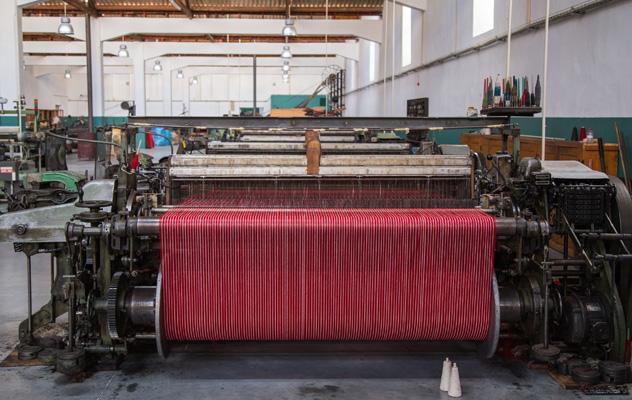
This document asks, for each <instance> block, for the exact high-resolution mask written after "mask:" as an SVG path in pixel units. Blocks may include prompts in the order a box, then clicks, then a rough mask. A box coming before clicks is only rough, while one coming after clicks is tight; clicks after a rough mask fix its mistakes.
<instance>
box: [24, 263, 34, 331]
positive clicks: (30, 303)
mask: <svg viewBox="0 0 632 400" xmlns="http://www.w3.org/2000/svg"><path fill="white" fill-rule="evenodd" d="M26 291H27V293H28V313H29V316H28V330H29V332H28V338H29V340H30V339H32V338H33V287H32V283H31V256H30V255H27V256H26Z"/></svg>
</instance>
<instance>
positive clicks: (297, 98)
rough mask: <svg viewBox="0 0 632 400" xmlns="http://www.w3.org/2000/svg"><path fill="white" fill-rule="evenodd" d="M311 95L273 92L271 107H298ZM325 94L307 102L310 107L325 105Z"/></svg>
mask: <svg viewBox="0 0 632 400" xmlns="http://www.w3.org/2000/svg"><path fill="white" fill-rule="evenodd" d="M308 97H309V96H308V95H304V94H296V95H286V94H273V95H272V96H270V107H272V108H283V109H285V108H296V107H297V106H298V105H299V104H301V102H303V101H305V100H307V98H308ZM325 102H326V99H325V96H323V95H318V96H314V98H313V99H312V100H311V101H310V102H309V103H308V104H307V106H308V107H325Z"/></svg>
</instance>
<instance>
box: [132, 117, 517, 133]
mask: <svg viewBox="0 0 632 400" xmlns="http://www.w3.org/2000/svg"><path fill="white" fill-rule="evenodd" d="M508 122H509V119H508V118H506V117H494V118H491V117H489V118H463V117H448V118H388V117H384V118H379V117H378V118H364V117H357V118H356V117H354V118H268V117H248V118H243V117H242V118H240V117H143V116H136V117H130V118H129V119H128V123H129V124H130V125H132V126H140V127H146V126H162V127H166V128H171V127H173V128H198V127H204V128H217V129H230V128H255V129H273V128H281V129H318V128H323V129H326V128H344V129H352V128H363V129H367V128H368V129H397V128H408V129H411V130H422V129H432V128H460V127H468V128H470V127H473V126H476V127H487V126H491V125H499V124H506V123H508Z"/></svg>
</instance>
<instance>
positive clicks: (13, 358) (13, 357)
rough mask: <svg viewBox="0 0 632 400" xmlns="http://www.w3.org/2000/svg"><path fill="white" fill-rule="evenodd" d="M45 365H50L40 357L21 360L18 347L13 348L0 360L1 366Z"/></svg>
mask: <svg viewBox="0 0 632 400" xmlns="http://www.w3.org/2000/svg"><path fill="white" fill-rule="evenodd" d="M43 365H48V364H46V363H45V362H43V361H42V360H40V359H39V358H35V359H33V360H20V359H19V358H18V350H17V347H16V348H15V349H13V351H12V352H11V353H9V355H8V356H7V358H5V359H4V360H2V362H0V367H40V366H43Z"/></svg>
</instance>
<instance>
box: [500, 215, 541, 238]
mask: <svg viewBox="0 0 632 400" xmlns="http://www.w3.org/2000/svg"><path fill="white" fill-rule="evenodd" d="M548 234H549V224H548V223H547V222H546V221H527V220H526V219H523V218H511V217H502V218H496V236H509V237H511V236H518V235H521V236H525V237H538V236H548Z"/></svg>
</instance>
